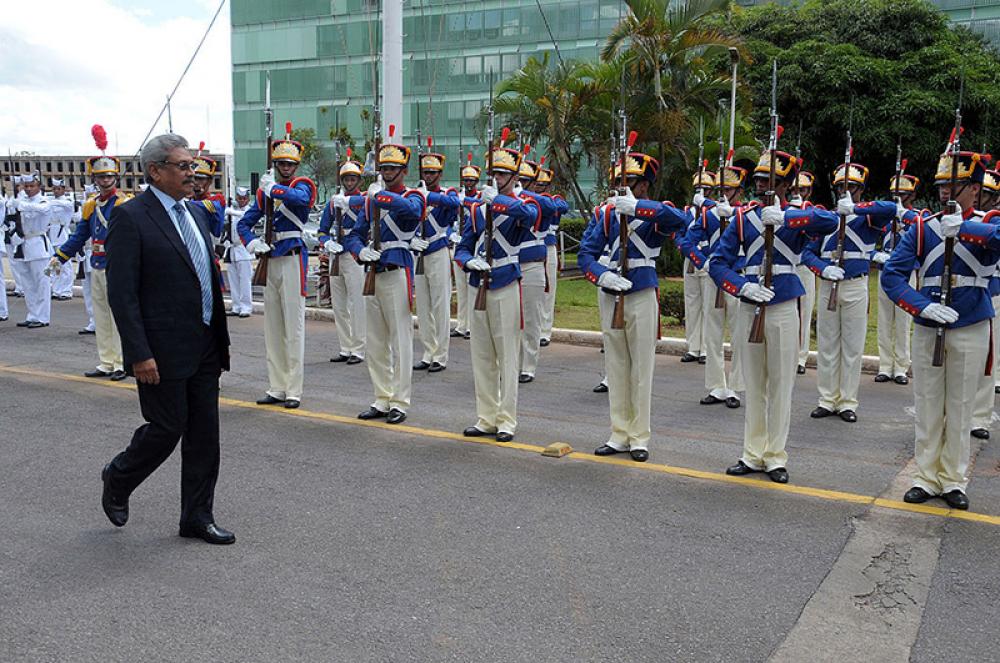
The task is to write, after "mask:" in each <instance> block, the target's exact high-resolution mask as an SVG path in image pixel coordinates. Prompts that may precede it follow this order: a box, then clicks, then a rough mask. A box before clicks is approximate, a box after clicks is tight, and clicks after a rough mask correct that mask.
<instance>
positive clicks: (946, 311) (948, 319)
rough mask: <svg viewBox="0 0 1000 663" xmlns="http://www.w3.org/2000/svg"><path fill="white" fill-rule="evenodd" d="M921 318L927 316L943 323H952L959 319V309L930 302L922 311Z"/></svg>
mask: <svg viewBox="0 0 1000 663" xmlns="http://www.w3.org/2000/svg"><path fill="white" fill-rule="evenodd" d="M920 317H921V318H927V319H928V320H932V321H934V322H939V323H941V324H942V325H950V324H951V323H953V322H955V321H957V320H958V311H956V310H955V309H953V308H952V307H950V306H945V305H944V304H928V305H927V306H925V307H924V310H923V311H921V312H920Z"/></svg>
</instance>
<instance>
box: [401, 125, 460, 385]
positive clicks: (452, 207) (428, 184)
mask: <svg viewBox="0 0 1000 663" xmlns="http://www.w3.org/2000/svg"><path fill="white" fill-rule="evenodd" d="M427 145H428V147H431V146H432V145H433V141H432V139H428V140H427ZM419 159H420V179H421V181H422V182H423V186H424V188H423V189H421V190H420V191H421V193H422V194H424V196H426V198H427V215H426V217H425V218H424V221H423V223H422V224H421V226H420V230H419V232H418V233H417V234H416V236H414V238H413V240H412V241H411V242H410V247H411V248H412V249H413V251H414V253H416V255H417V256H418V257H417V269H416V270H415V271H416V275H415V280H414V288H415V290H416V299H417V324H418V326H419V330H420V344H421V345H422V346H423V348H424V352H423V356H422V357H421V359H420V361H419V362H418V363H417V364H415V365H414V366H413V369H414V370H417V371H427V372H429V373H437V372H438V371H443V370H444V369H445V368H446V367H447V366H448V339H449V337H448V334H449V332H450V331H451V330H450V321H451V254H450V252H449V251H448V236H449V235H450V234H451V231H452V228H454V227H455V223H456V219H457V218H458V216H459V210H460V208H461V207H462V202H461V200H459V197H458V191H456V190H455V189H447V190H443V189H442V188H441V175H442V173H443V172H444V163H445V157H444V155H443V154H437V153H435V152H424V153H423V154H420V155H419Z"/></svg>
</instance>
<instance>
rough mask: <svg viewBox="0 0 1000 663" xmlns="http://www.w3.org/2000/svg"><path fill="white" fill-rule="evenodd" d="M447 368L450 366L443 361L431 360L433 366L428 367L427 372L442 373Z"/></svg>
mask: <svg viewBox="0 0 1000 663" xmlns="http://www.w3.org/2000/svg"><path fill="white" fill-rule="evenodd" d="M446 368H448V367H447V366H445V365H444V364H442V363H441V362H437V361H432V362H431V367H430V368H428V369H427V372H428V373H440V372H441V371H443V370H444V369H446Z"/></svg>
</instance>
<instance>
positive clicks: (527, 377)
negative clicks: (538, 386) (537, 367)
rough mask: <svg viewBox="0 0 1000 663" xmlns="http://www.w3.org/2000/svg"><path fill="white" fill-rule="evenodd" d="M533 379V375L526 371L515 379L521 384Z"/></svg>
mask: <svg viewBox="0 0 1000 663" xmlns="http://www.w3.org/2000/svg"><path fill="white" fill-rule="evenodd" d="M534 379H535V376H534V375H528V374H527V373H521V374H520V375H518V376H517V381H518V382H520V383H521V384H526V383H528V382H532V381H533V380H534Z"/></svg>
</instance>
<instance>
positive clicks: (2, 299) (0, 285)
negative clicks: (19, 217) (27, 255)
mask: <svg viewBox="0 0 1000 663" xmlns="http://www.w3.org/2000/svg"><path fill="white" fill-rule="evenodd" d="M2 241H3V240H2V239H0V242H2ZM4 250H5V247H4V246H3V244H0V318H6V317H7V316H9V315H10V311H9V310H8V309H7V275H6V274H5V273H4V266H3V262H4V261H3V256H4V255H5V254H4V253H3V251H4Z"/></svg>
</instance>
